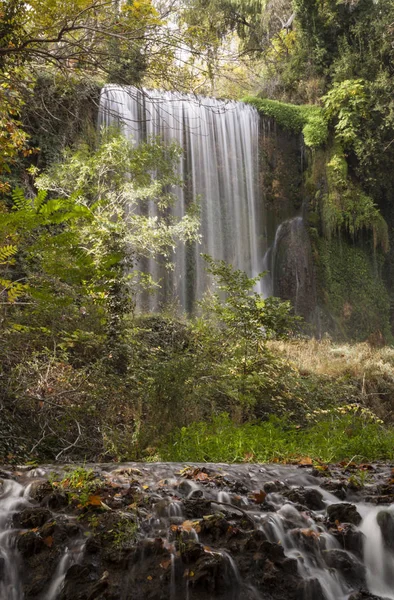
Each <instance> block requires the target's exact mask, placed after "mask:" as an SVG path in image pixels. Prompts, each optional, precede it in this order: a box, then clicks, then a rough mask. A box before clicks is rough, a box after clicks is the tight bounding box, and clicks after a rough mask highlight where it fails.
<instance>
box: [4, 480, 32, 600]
mask: <svg viewBox="0 0 394 600" xmlns="http://www.w3.org/2000/svg"><path fill="white" fill-rule="evenodd" d="M24 491H25V490H24V487H23V486H22V485H21V484H19V483H17V482H16V481H13V480H11V479H9V480H8V479H3V480H1V479H0V600H22V599H23V591H22V582H21V577H20V559H19V554H18V551H17V548H16V543H17V538H16V531H15V529H14V528H13V523H12V518H13V515H14V514H16V512H17V511H19V510H21V509H22V508H23V507H24V506H26V505H27V504H28V502H27V500H26V499H25V498H24Z"/></svg>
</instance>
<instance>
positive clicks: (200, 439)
mask: <svg viewBox="0 0 394 600" xmlns="http://www.w3.org/2000/svg"><path fill="white" fill-rule="evenodd" d="M0 14H1V19H0V144H1V153H0V193H1V201H0V212H1V221H0V341H1V345H0V377H1V382H2V385H1V391H0V460H2V461H3V462H7V461H8V462H10V461H11V462H13V461H19V460H33V461H34V460H38V461H53V460H71V459H75V460H84V459H85V460H93V459H95V460H126V459H144V460H158V459H178V460H197V459H198V460H230V461H231V460H299V459H300V457H302V456H304V455H307V456H311V457H313V458H314V459H321V460H336V459H338V460H339V459H342V458H348V459H350V458H352V457H355V456H357V457H358V458H359V459H360V460H363V459H365V458H369V459H371V460H372V459H378V458H382V459H383V458H391V453H392V447H393V445H392V436H393V433H392V429H391V423H392V418H393V408H392V406H393V400H394V371H393V366H394V350H393V349H392V346H391V344H392V341H393V323H394V319H393V314H394V311H393V307H394V302H393V298H394V286H393V281H394V273H393V268H394V254H393V247H394V244H393V239H392V238H393V235H392V231H393V224H394V211H393V207H394V204H393V194H394V188H393V186H394V171H393V169H392V165H393V164H394V100H393V98H394V73H393V71H394V60H393V59H394V7H393V4H392V2H391V1H390V0H379V1H377V2H373V1H372V0H359V1H357V0H350V1H343V2H337V1H335V2H334V1H329V2H322V1H321V0H294V1H293V2H290V1H287V0H277V1H272V2H265V1H263V0H248V1H245V0H244V1H241V0H191V1H188V2H182V1H181V0H179V1H177V0H174V1H173V2H171V1H166V0H163V2H157V3H156V2H151V1H150V0H134V1H132V0H128V1H126V2H118V1H113V0H111V1H107V2H105V1H99V0H95V1H93V2H92V1H87V0H72V1H61V0H45V1H42V0H40V1H38V0H37V1H36V0H31V1H30V2H24V1H21V0H5V1H4V0H3V1H2V2H0ZM105 83H118V84H122V85H123V84H124V85H134V86H142V85H144V86H147V87H159V88H162V89H169V90H179V91H182V92H187V93H192V94H204V95H211V96H216V97H223V98H229V99H237V100H240V99H244V100H245V101H247V102H250V103H252V104H253V105H254V106H256V108H257V109H258V110H259V112H260V114H261V117H262V119H265V120H269V121H270V122H272V124H273V131H274V134H273V136H272V138H271V139H270V140H269V141H268V143H267V144H266V146H265V147H263V158H264V159H265V160H266V164H267V165H268V167H267V168H266V170H265V171H264V172H263V174H262V186H263V191H264V198H265V201H266V203H267V207H268V209H269V210H270V211H271V212H272V214H275V213H276V214H281V211H282V208H281V207H282V204H283V202H285V204H286V203H287V204H292V205H293V209H294V208H296V209H301V208H302V211H303V215H304V219H305V221H306V223H307V227H308V237H309V240H310V244H311V249H312V257H313V272H314V278H315V279H316V302H315V303H314V304H315V306H314V307H313V310H312V311H310V315H309V314H308V319H307V321H309V323H305V322H303V321H302V320H300V319H299V318H298V317H297V316H296V315H295V314H294V310H293V307H292V304H291V300H292V298H291V295H289V296H287V295H286V292H285V291H284V293H283V294H280V295H281V297H282V299H281V300H279V299H278V298H269V299H267V300H263V299H262V298H260V297H259V296H258V295H257V294H255V293H253V291H252V290H253V283H254V282H253V280H251V279H249V278H248V277H247V276H246V275H245V274H244V273H241V272H239V271H236V270H234V269H233V268H232V267H231V265H226V264H225V263H215V262H213V261H212V260H211V259H210V258H209V257H207V259H206V260H207V269H208V270H209V271H210V273H211V275H212V277H213V278H214V279H215V281H216V284H217V289H218V290H220V289H221V290H223V291H225V293H226V294H225V296H223V294H219V293H211V294H208V295H207V296H206V298H204V299H203V301H202V303H201V306H200V307H199V309H198V311H197V312H196V314H195V315H193V316H190V315H189V316H186V315H184V316H180V315H179V311H177V309H176V307H164V308H163V311H162V313H161V314H157V315H138V314H136V313H135V310H134V304H135V303H134V298H135V294H136V293H138V291H139V290H141V289H142V288H143V289H145V290H148V289H150V288H152V287H154V286H155V285H157V283H158V282H153V281H152V280H151V278H150V277H149V276H148V274H146V273H144V272H142V271H141V270H140V269H139V268H138V265H139V261H140V259H141V258H142V257H149V258H152V257H157V258H159V257H161V259H162V258H163V256H164V257H165V256H167V257H168V256H170V254H171V253H170V250H171V248H172V247H173V246H174V245H175V244H178V243H184V244H188V243H189V242H191V241H195V240H198V236H199V231H198V219H199V215H198V207H192V209H191V210H190V212H189V213H188V214H187V215H186V217H184V218H183V219H182V220H180V221H177V222H176V221H169V219H168V218H167V217H166V210H165V209H166V207H167V206H168V205H169V204H170V203H171V202H172V201H173V197H172V195H171V193H169V191H168V190H169V189H171V186H173V185H175V184H182V182H179V181H178V177H177V176H176V169H175V165H176V161H177V160H178V159H179V156H180V153H181V149H180V148H178V147H177V146H175V145H173V146H170V147H168V146H167V147H163V145H162V144H161V141H160V140H158V139H151V140H147V141H146V143H144V144H141V145H140V146H139V147H138V148H135V147H133V146H132V145H130V144H129V143H128V142H127V141H126V140H125V138H124V137H123V136H122V135H121V133H119V132H118V131H104V130H103V131H97V127H96V122H97V110H98V101H99V93H100V89H101V87H102V86H103V85H104V84H105ZM294 139H296V140H297V144H298V145H299V147H301V148H302V152H303V155H305V157H306V161H305V165H304V166H303V168H302V170H301V171H300V168H299V167H298V166H297V168H296V169H295V170H294V177H293V170H292V168H290V166H289V165H290V162H289V158H288V155H287V154H286V152H285V151H284V150H283V145H286V144H287V143H289V144H291V143H292V141H291V140H294ZM278 140H279V141H278ZM280 140H282V141H283V143H281V142H280ZM270 144H271V146H270ZM273 157H276V159H275V158H273ZM281 160H282V164H280V163H281ZM153 168H154V169H155V171H156V173H157V174H156V176H155V178H154V179H153V177H152V175H151V173H152V170H153ZM286 173H287V174H286ZM289 174H290V175H289ZM141 201H143V202H146V201H153V202H156V203H157V205H158V206H159V208H160V210H161V211H162V218H161V219H159V220H158V221H157V222H152V221H150V220H149V219H148V218H147V217H144V216H141V215H139V216H135V217H134V218H133V220H132V221H131V222H130V221H129V222H128V223H126V222H125V220H124V218H123V216H124V211H125V207H126V206H130V205H133V204H134V205H137V204H138V203H139V202H141ZM131 268H132V271H131ZM168 268H171V264H170V260H168ZM130 273H132V275H130ZM223 298H225V299H223ZM304 316H305V315H304ZM309 316H310V317H311V318H309ZM317 317H318V318H317ZM324 332H328V334H329V337H327V336H326V337H325V339H323V340H321V341H320V342H318V341H316V340H314V339H309V337H310V336H311V335H312V334H313V335H316V336H319V335H320V336H321V335H322V334H323V333H324ZM331 338H332V339H333V340H334V341H331ZM352 342H353V343H352ZM355 342H357V343H355Z"/></svg>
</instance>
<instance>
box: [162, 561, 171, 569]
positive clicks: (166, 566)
mask: <svg viewBox="0 0 394 600" xmlns="http://www.w3.org/2000/svg"><path fill="white" fill-rule="evenodd" d="M170 564H171V559H170V560H162V561H161V563H160V566H161V568H162V569H168V567H169V566H170Z"/></svg>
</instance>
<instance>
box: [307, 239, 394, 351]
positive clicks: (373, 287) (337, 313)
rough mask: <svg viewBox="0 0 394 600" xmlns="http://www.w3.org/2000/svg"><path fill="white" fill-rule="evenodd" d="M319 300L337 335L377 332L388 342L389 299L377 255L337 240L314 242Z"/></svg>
mask: <svg viewBox="0 0 394 600" xmlns="http://www.w3.org/2000/svg"><path fill="white" fill-rule="evenodd" d="M315 248H316V255H315V257H316V266H317V272H318V276H319V277H318V279H319V296H320V303H321V305H323V306H324V310H325V312H326V313H328V314H329V316H330V319H331V320H333V321H334V323H335V329H336V332H337V336H338V337H340V338H344V339H350V340H357V341H361V340H365V339H367V338H368V337H369V336H371V335H375V334H376V333H377V332H380V333H381V334H382V336H383V337H384V338H385V339H386V340H387V341H389V339H390V326H389V311H390V302H389V297H388V293H387V290H386V288H385V285H384V283H383V281H382V279H381V277H380V273H379V270H380V269H379V262H380V261H381V257H379V255H377V256H375V257H373V256H372V252H370V251H368V249H366V248H361V247H358V246H354V245H350V244H349V243H347V242H345V241H343V240H338V239H331V240H328V239H324V238H319V239H318V240H317V241H315Z"/></svg>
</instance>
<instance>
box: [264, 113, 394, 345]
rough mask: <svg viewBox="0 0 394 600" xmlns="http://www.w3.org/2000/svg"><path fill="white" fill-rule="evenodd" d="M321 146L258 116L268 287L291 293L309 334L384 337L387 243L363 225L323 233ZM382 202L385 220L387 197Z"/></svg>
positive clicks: (324, 184)
mask: <svg viewBox="0 0 394 600" xmlns="http://www.w3.org/2000/svg"><path fill="white" fill-rule="evenodd" d="M323 154H324V151H317V152H316V151H314V152H312V151H309V150H307V149H306V148H305V146H304V144H303V139H302V136H301V135H296V134H294V133H292V132H289V131H286V130H284V129H282V128H281V127H279V126H278V125H277V124H276V123H275V121H274V120H273V119H271V118H267V117H265V116H262V117H261V135H260V158H261V160H260V181H261V187H262V192H263V193H262V197H263V202H264V203H265V207H266V210H267V213H268V215H267V226H266V231H265V232H264V235H265V239H266V243H267V247H268V249H269V250H268V252H267V254H266V257H265V259H264V264H263V268H264V269H267V270H268V271H269V272H270V273H269V275H268V278H267V280H268V282H269V284H268V286H267V287H268V289H269V292H270V293H273V294H274V295H277V296H279V297H281V298H283V299H286V300H290V301H291V302H292V303H293V305H294V308H295V312H296V313H297V314H299V315H301V316H302V317H304V319H305V320H306V321H307V322H308V323H309V324H310V325H311V329H312V332H313V333H314V334H315V335H323V334H325V333H328V334H329V335H331V336H332V337H334V338H336V339H344V340H349V339H354V340H369V341H370V342H371V343H373V344H376V343H377V344H380V343H383V342H384V341H390V339H391V336H392V331H391V327H392V322H391V325H390V299H389V298H390V290H391V284H390V281H391V279H392V278H391V276H390V275H391V273H392V270H393V268H392V263H393V260H392V251H391V252H389V253H388V254H383V252H382V251H381V250H379V249H378V248H375V247H374V243H373V239H372V237H371V235H368V233H367V232H366V233H365V234H363V235H361V236H358V238H357V240H356V239H354V238H352V237H351V236H349V235H347V234H344V233H339V232H334V233H333V234H332V235H331V236H327V235H326V233H325V230H326V228H325V224H324V222H323V221H324V214H323V211H322V209H321V203H320V198H321V197H322V195H323V194H324V193H325V191H326V189H327V187H328V185H327V173H326V169H325V164H326V163H325V160H324V156H323ZM381 209H382V212H383V215H384V216H385V218H386V220H387V214H389V215H390V214H391V212H390V206H389V203H387V206H383V207H381ZM386 213H387V214H386ZM389 231H391V232H392V228H390V227H389ZM391 237H393V236H392V233H391ZM391 246H392V247H393V246H394V239H393V240H392V244H391Z"/></svg>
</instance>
